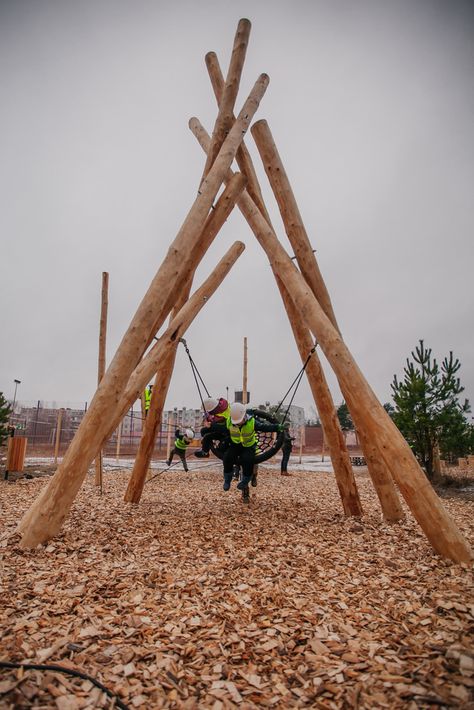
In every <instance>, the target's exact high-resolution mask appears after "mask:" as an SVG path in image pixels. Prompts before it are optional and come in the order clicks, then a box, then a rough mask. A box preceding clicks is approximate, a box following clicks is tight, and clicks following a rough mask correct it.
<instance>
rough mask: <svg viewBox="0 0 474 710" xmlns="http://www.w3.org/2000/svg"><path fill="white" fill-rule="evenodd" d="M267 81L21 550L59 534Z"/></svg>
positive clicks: (239, 124)
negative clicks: (107, 419)
mask: <svg viewBox="0 0 474 710" xmlns="http://www.w3.org/2000/svg"><path fill="white" fill-rule="evenodd" d="M268 83H269V78H268V76H267V75H266V74H262V75H261V76H260V77H259V79H258V80H257V81H256V83H255V85H254V87H253V89H252V90H251V92H250V94H249V96H248V98H247V100H246V101H245V103H244V106H243V107H242V110H241V111H240V113H239V116H238V117H237V120H236V121H235V123H234V125H233V126H232V128H231V130H230V131H229V134H228V135H227V138H226V139H225V141H224V143H223V144H222V147H221V149H220V151H219V153H218V155H217V158H216V159H215V161H214V163H213V165H212V168H211V170H210V171H209V173H208V175H207V176H206V178H205V179H204V181H203V182H202V184H201V188H200V191H199V194H198V196H197V197H196V199H195V201H194V204H193V206H192V207H191V210H190V211H189V213H188V216H187V217H186V220H185V222H184V224H183V226H182V228H181V230H180V231H179V233H178V235H177V237H176V238H175V240H174V242H173V244H172V245H171V247H170V249H169V250H168V253H167V255H166V257H165V259H164V261H163V263H162V265H161V267H160V269H159V270H158V272H157V274H156V275H155V277H154V279H153V280H152V282H151V284H150V287H149V289H148V291H147V293H146V294H145V297H144V298H143V300H142V302H141V304H140V306H139V307H138V310H137V312H136V313H135V316H134V317H133V319H132V321H131V323H130V326H129V328H128V329H127V331H126V333H125V335H124V337H123V339H122V342H121V344H120V345H119V347H118V349H117V352H116V354H115V356H114V358H113V360H112V362H111V363H110V365H109V368H108V369H107V371H106V373H105V375H104V377H103V379H102V381H101V383H100V385H99V388H98V390H97V392H96V394H95V395H94V398H93V400H92V402H91V404H90V406H89V409H88V411H87V413H86V415H85V416H84V418H83V420H82V422H81V424H80V426H79V429H78V430H77V432H76V435H75V437H74V439H73V440H72V442H71V445H70V446H69V448H68V451H67V452H66V456H65V457H64V459H63V461H62V464H61V466H60V467H59V468H58V470H57V471H56V474H55V475H54V476H53V478H52V479H51V481H50V482H49V484H48V486H46V487H45V488H44V489H43V490H42V491H41V493H40V495H39V496H38V497H37V498H36V500H35V501H34V502H33V504H32V505H31V506H30V508H29V509H28V510H27V512H26V513H25V515H24V516H23V518H22V520H21V521H20V524H19V531H20V532H21V533H22V539H21V544H22V546H23V547H36V545H38V544H39V543H41V542H44V541H45V540H49V539H50V538H51V537H52V536H53V535H55V534H56V533H57V532H58V531H59V530H60V528H61V525H62V523H63V521H64V519H65V518H66V516H67V514H68V512H69V510H70V507H71V505H72V502H73V501H74V498H75V497H76V495H77V493H78V491H79V489H80V487H81V485H82V482H83V480H84V478H85V476H86V474H87V469H88V467H89V466H90V463H91V460H92V459H91V458H90V455H91V452H94V453H93V454H92V458H93V457H94V455H96V453H97V445H98V442H101V441H102V440H103V435H104V431H106V430H107V429H108V426H107V421H106V417H107V416H111V413H112V412H114V410H115V409H116V406H117V400H118V398H119V396H120V393H121V392H123V390H124V389H125V386H126V383H127V382H128V380H129V378H130V374H131V372H132V371H133V369H134V368H135V366H136V364H137V362H139V360H140V359H141V358H142V356H143V353H144V352H145V349H146V347H147V344H148V343H149V340H150V336H151V334H152V333H153V328H154V327H155V325H156V323H157V319H158V317H159V315H160V311H161V310H162V307H163V305H164V304H165V303H166V301H167V299H168V297H169V294H170V293H171V292H172V291H173V289H174V286H175V282H176V279H177V277H178V275H179V274H180V273H181V271H182V269H183V268H184V266H185V264H186V257H187V255H188V254H189V252H190V251H191V250H192V248H193V246H194V244H195V243H196V242H197V241H198V240H199V237H200V235H201V233H202V230H203V226H204V223H205V221H206V218H207V215H208V213H209V210H210V208H211V206H212V203H213V201H214V199H215V196H216V194H217V192H218V190H219V188H220V186H221V184H222V182H223V180H224V177H225V176H226V174H227V171H228V170H229V168H230V165H231V163H232V161H233V159H234V157H235V153H236V151H237V148H238V147H239V145H240V143H241V142H242V140H243V137H244V134H245V133H246V131H247V129H248V126H249V125H250V122H251V120H252V118H253V116H254V114H255V112H256V110H257V108H258V106H259V104H260V101H261V99H262V97H263V95H264V93H265V91H266V89H267V86H268ZM164 317H166V316H164ZM155 332H156V331H155ZM153 334H154V333H153ZM104 413H105V414H106V416H104Z"/></svg>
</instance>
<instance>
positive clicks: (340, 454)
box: [190, 88, 362, 516]
mask: <svg viewBox="0 0 474 710" xmlns="http://www.w3.org/2000/svg"><path fill="white" fill-rule="evenodd" d="M218 92H219V89H218V88H217V95H218ZM190 127H191V130H193V132H194V133H195V135H196V137H198V140H199V142H200V144H201V146H202V147H203V148H204V150H206V148H207V146H208V145H209V136H208V135H207V133H206V132H205V131H204V129H203V128H202V126H201V124H200V123H199V122H198V121H197V119H192V120H191V121H190ZM252 168H253V166H252ZM230 179H233V178H230ZM251 180H252V181H253V183H254V192H255V193H257V194H260V199H261V209H263V210H264V212H265V215H266V221H267V224H269V225H270V218H269V217H268V213H267V212H266V208H265V205H264V203H263V198H261V192H260V188H259V186H258V180H257V177H256V175H254V174H253V176H251ZM250 199H251V198H250ZM261 209H260V212H261ZM275 238H276V237H275ZM273 273H274V275H275V279H276V282H277V285H278V287H279V288H280V293H281V296H282V299H283V303H284V305H285V309H286V311H287V313H288V317H289V320H290V325H291V327H292V329H293V334H294V336H295V339H296V343H297V346H298V349H299V352H300V356H301V358H302V360H303V362H304V361H305V360H306V358H307V356H308V353H309V352H310V350H311V348H312V340H311V335H310V332H309V330H308V329H307V327H306V326H305V325H304V324H303V323H301V318H300V317H299V315H297V311H296V308H295V306H294V304H293V302H292V300H291V298H290V297H289V294H288V292H287V290H286V289H285V288H283V287H282V282H281V280H280V279H279V278H278V276H277V275H276V274H275V272H273ZM308 344H309V346H308ZM306 375H307V378H308V381H309V384H310V387H311V391H312V393H313V396H314V398H315V403H316V406H317V408H318V412H319V414H320V417H321V423H322V426H323V430H324V432H325V436H326V437H327V443H328V447H329V449H330V453H331V458H332V461H333V467H334V475H335V477H336V481H337V486H338V490H339V494H340V496H341V500H342V507H343V510H344V512H345V514H346V515H356V516H359V515H362V505H361V502H360V498H359V494H358V491H357V485H356V482H355V478H354V473H353V470H352V466H351V463H350V458H349V453H348V451H347V447H346V445H345V441H344V437H343V434H342V430H341V426H340V423H339V419H338V418H337V414H336V410H335V407H334V403H333V401H332V397H331V393H330V391H329V387H328V385H327V382H326V379H325V377H324V372H323V370H322V367H321V363H320V361H319V357H318V356H317V354H316V353H314V355H313V357H312V360H311V362H310V363H309V366H308V367H307V369H306Z"/></svg>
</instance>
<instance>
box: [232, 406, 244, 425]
mask: <svg viewBox="0 0 474 710" xmlns="http://www.w3.org/2000/svg"><path fill="white" fill-rule="evenodd" d="M246 414H247V408H246V406H245V404H242V403H241V402H234V404H231V405H230V420H231V422H232V424H241V423H242V422H243V421H244V419H245V415H246Z"/></svg>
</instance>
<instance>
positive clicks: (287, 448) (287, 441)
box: [281, 429, 295, 476]
mask: <svg viewBox="0 0 474 710" xmlns="http://www.w3.org/2000/svg"><path fill="white" fill-rule="evenodd" d="M294 440H295V437H294V436H290V432H289V431H288V430H287V429H285V431H284V438H283V444H282V447H281V450H282V452H283V456H282V458H281V475H282V476H289V475H290V474H289V473H288V468H287V466H288V461H289V459H290V454H291V452H292V449H293V442H294Z"/></svg>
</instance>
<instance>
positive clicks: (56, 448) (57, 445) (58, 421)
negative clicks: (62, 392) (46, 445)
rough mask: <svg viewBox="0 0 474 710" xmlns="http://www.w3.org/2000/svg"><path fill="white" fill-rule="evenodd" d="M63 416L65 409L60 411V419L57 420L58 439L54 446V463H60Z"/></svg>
mask: <svg viewBox="0 0 474 710" xmlns="http://www.w3.org/2000/svg"><path fill="white" fill-rule="evenodd" d="M63 414H64V409H60V410H59V412H58V418H57V420H56V437H55V444H54V463H55V464H57V463H58V454H59V444H60V442H61V425H62V421H63Z"/></svg>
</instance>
